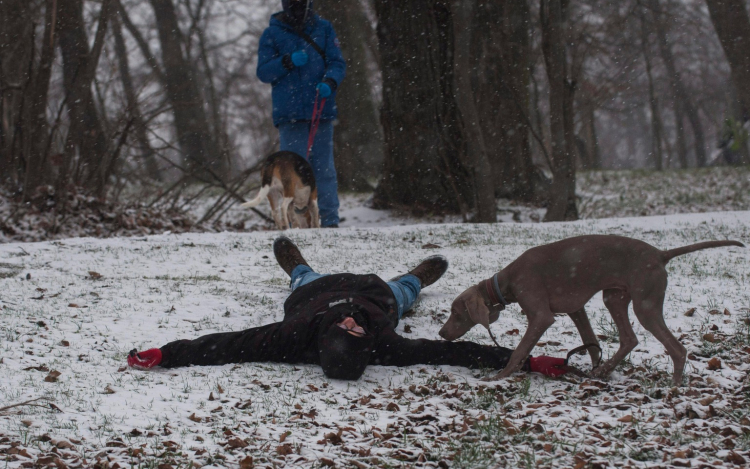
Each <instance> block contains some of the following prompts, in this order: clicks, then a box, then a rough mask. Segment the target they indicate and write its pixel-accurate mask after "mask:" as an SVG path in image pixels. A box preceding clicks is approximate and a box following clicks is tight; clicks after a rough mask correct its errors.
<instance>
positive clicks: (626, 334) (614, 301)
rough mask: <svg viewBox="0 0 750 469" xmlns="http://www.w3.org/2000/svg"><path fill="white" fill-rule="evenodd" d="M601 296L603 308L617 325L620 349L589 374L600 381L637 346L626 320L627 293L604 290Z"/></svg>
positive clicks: (628, 297)
mask: <svg viewBox="0 0 750 469" xmlns="http://www.w3.org/2000/svg"><path fill="white" fill-rule="evenodd" d="M603 296H604V306H606V307H607V309H608V310H609V313H610V314H611V315H612V319H613V320H614V321H615V324H616V325H617V332H618V333H619V334H620V348H619V349H617V352H616V353H615V355H614V356H613V357H612V358H610V359H609V360H607V361H606V362H604V363H602V364H601V365H599V366H598V367H596V368H595V369H594V370H593V371H592V372H591V375H592V376H594V377H596V378H601V379H604V378H606V377H608V376H609V375H610V374H611V373H612V370H614V369H615V367H616V366H617V365H618V364H619V363H620V362H621V361H622V360H623V359H624V358H625V357H626V356H628V354H629V353H630V352H631V351H633V349H634V348H635V346H636V345H638V338H636V336H635V332H633V327H632V326H631V325H630V320H629V319H628V305H629V304H630V295H629V294H628V292H626V291H624V290H604V293H603Z"/></svg>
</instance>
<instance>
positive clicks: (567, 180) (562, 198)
mask: <svg viewBox="0 0 750 469" xmlns="http://www.w3.org/2000/svg"><path fill="white" fill-rule="evenodd" d="M564 6H565V5H563V1H562V0H541V2H540V8H539V11H540V18H541V26H542V50H543V51H544V62H545V65H546V69H547V78H548V80H549V108H550V111H549V112H550V135H551V139H552V166H553V167H552V173H553V180H552V187H551V188H550V200H549V203H548V206H547V213H546V215H545V216H544V221H561V220H575V219H577V218H578V210H577V208H576V199H575V188H576V180H575V134H574V132H575V130H574V118H573V102H574V99H573V98H574V93H575V83H573V82H572V81H571V80H570V78H569V76H570V75H569V73H570V72H569V69H568V61H567V57H566V51H565V44H566V43H567V31H566V22H565V17H564V15H565V11H564Z"/></svg>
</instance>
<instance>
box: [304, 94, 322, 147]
mask: <svg viewBox="0 0 750 469" xmlns="http://www.w3.org/2000/svg"><path fill="white" fill-rule="evenodd" d="M319 95H320V92H319V91H316V92H315V102H314V103H313V113H312V119H310V136H309V137H307V153H306V154H305V159H306V160H307V161H310V150H311V149H312V146H313V142H315V134H316V133H317V132H318V125H319V124H320V116H321V115H323V106H325V105H326V98H323V99H321V100H320V106H318V97H319Z"/></svg>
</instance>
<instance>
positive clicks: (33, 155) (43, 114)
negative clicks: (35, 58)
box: [23, 0, 58, 201]
mask: <svg viewBox="0 0 750 469" xmlns="http://www.w3.org/2000/svg"><path fill="white" fill-rule="evenodd" d="M44 7H45V11H44V36H43V37H42V50H41V53H40V57H39V65H38V67H37V68H36V70H35V73H34V79H33V82H32V86H31V96H30V97H29V103H28V109H29V113H28V114H29V119H28V122H29V126H30V131H29V134H30V135H31V136H32V138H31V139H30V140H29V141H28V142H27V145H26V149H25V154H26V162H27V163H26V174H25V175H24V176H25V180H24V188H23V197H24V200H26V201H28V200H30V199H31V198H32V197H33V196H34V191H35V190H36V188H37V187H39V186H40V185H41V184H43V183H44V182H45V181H46V178H47V175H48V168H47V165H46V158H47V149H48V147H49V139H50V138H52V137H51V136H49V135H48V132H49V130H48V127H49V126H48V123H47V95H48V93H49V82H50V77H51V76H52V62H53V60H54V58H55V43H56V41H57V35H56V34H55V23H56V18H57V9H58V7H57V0H45V3H44Z"/></svg>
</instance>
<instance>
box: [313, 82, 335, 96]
mask: <svg viewBox="0 0 750 469" xmlns="http://www.w3.org/2000/svg"><path fill="white" fill-rule="evenodd" d="M336 87H337V85H336V82H335V81H334V80H333V79H332V78H323V81H321V82H320V83H318V86H316V87H315V88H316V89H317V90H318V94H319V95H320V97H321V98H327V97H329V96H331V94H332V93H333V92H334V91H336Z"/></svg>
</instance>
